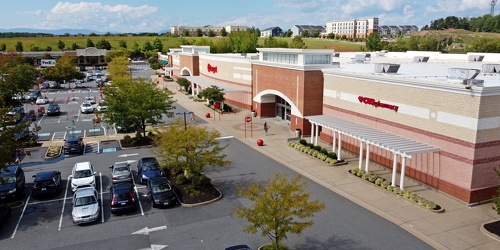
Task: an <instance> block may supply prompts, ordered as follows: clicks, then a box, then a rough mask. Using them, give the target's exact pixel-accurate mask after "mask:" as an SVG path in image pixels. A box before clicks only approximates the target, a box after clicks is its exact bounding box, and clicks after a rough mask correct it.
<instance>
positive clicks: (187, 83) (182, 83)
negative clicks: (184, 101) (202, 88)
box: [177, 77, 191, 92]
mask: <svg viewBox="0 0 500 250" xmlns="http://www.w3.org/2000/svg"><path fill="white" fill-rule="evenodd" d="M177 84H179V86H181V87H182V88H183V89H184V91H186V92H187V91H189V88H190V87H191V82H190V81H189V80H188V79H186V78H184V77H180V78H178V79H177Z"/></svg>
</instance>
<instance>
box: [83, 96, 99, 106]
mask: <svg viewBox="0 0 500 250" xmlns="http://www.w3.org/2000/svg"><path fill="white" fill-rule="evenodd" d="M84 102H89V103H90V105H92V108H94V109H96V108H97V102H96V101H95V97H94V96H86V97H85V99H84Z"/></svg>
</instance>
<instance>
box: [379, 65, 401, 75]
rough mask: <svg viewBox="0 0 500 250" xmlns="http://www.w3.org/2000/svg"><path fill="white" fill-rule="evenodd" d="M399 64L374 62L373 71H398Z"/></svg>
mask: <svg viewBox="0 0 500 250" xmlns="http://www.w3.org/2000/svg"><path fill="white" fill-rule="evenodd" d="M400 66H401V65H400V64H392V63H376V64H375V73H398V70H399V67H400Z"/></svg>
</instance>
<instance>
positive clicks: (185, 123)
mask: <svg viewBox="0 0 500 250" xmlns="http://www.w3.org/2000/svg"><path fill="white" fill-rule="evenodd" d="M192 113H193V112H177V113H175V114H176V115H184V130H187V122H186V115H188V114H189V115H190V114H192Z"/></svg>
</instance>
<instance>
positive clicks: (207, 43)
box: [193, 37, 213, 46]
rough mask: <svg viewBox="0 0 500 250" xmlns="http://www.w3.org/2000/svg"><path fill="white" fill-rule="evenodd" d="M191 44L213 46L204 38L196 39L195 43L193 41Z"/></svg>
mask: <svg viewBox="0 0 500 250" xmlns="http://www.w3.org/2000/svg"><path fill="white" fill-rule="evenodd" d="M193 44H194V45H196V46H212V45H213V43H212V41H210V40H208V39H206V38H204V37H198V39H196V41H194V43H193Z"/></svg>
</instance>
